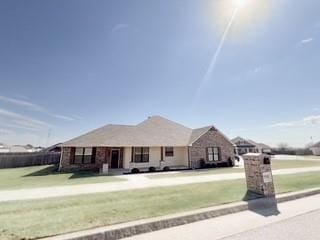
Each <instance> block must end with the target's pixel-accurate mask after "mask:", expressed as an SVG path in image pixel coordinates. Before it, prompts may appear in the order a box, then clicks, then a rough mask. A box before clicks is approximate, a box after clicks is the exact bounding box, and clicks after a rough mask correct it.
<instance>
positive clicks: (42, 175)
mask: <svg viewBox="0 0 320 240" xmlns="http://www.w3.org/2000/svg"><path fill="white" fill-rule="evenodd" d="M56 170H57V167H56V166H54V165H46V166H34V167H24V168H9V169H0V190H12V189H22V188H36V187H50V186H59V185H73V184H86V183H101V182H114V181H124V179H121V178H117V177H113V176H101V175H99V174H98V173H93V172H79V173H59V172H57V171H56Z"/></svg>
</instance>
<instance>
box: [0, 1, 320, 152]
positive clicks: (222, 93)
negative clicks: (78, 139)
mask: <svg viewBox="0 0 320 240" xmlns="http://www.w3.org/2000/svg"><path fill="white" fill-rule="evenodd" d="M233 1H235V0H207V1H206V0H201V1H195V0H162V1H150V0H135V1H130V0H121V1H119V0H118V1H117V0H114V1H112V0H108V1H103V0H94V1H92V0H86V1H84V0H67V1H66V0H55V1H43V0H37V1H36V0H29V1H15V0H3V1H1V8H0V86H1V88H0V142H4V143H8V144H25V143H32V144H35V145H47V144H53V143H56V142H61V141H65V140H68V139H69V138H72V137H74V136H77V135H79V134H82V133H85V132H86V131H88V130H91V129H94V128H97V127H100V126H102V125H104V124H107V123H122V124H135V123H138V122H140V121H142V120H144V119H145V118H147V116H149V115H162V116H164V117H167V118H169V119H172V120H174V121H177V122H180V123H182V124H184V125H186V126H190V127H201V126H204V125H209V124H214V125H215V126H216V127H218V128H220V129H221V130H222V131H223V132H225V133H226V134H227V136H229V137H230V138H232V137H235V136H238V135H240V136H243V137H246V138H250V139H253V140H256V141H261V142H265V143H267V144H271V145H277V144H278V143H281V142H286V143H288V144H290V145H291V146H304V145H305V144H307V143H309V142H310V141H311V137H312V138H313V141H318V140H319V141H320V94H319V93H320V81H319V76H320V68H319V66H320V65H319V62H320V47H319V43H320V15H319V9H320V2H319V1H318V0H306V1H300V0H251V1H250V0H249V2H248V4H247V6H246V7H244V8H239V9H238V12H237V14H236V16H235V17H234V20H233V22H232V23H231V24H229V23H230V18H231V16H232V14H233V13H234V9H235V7H236V5H235V4H234V2H233ZM228 24H229V25H230V27H229V29H228V32H227V33H226V35H225V39H224V41H223V44H221V39H222V36H223V34H224V32H225V30H226V28H227V26H228ZM219 45H221V49H220V50H221V51H218V52H217V49H218V47H219ZM215 53H218V54H216V58H215V60H214V56H215ZM213 63H214V64H213ZM210 65H213V67H212V68H211V69H209V70H208V68H209V66H210ZM48 133H49V138H48Z"/></svg>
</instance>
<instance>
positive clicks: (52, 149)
mask: <svg viewBox="0 0 320 240" xmlns="http://www.w3.org/2000/svg"><path fill="white" fill-rule="evenodd" d="M61 144H62V143H57V144H55V145H52V146H50V147H47V148H45V149H43V150H42V151H44V152H54V153H59V152H61Z"/></svg>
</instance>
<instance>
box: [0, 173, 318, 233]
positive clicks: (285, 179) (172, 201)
mask: <svg viewBox="0 0 320 240" xmlns="http://www.w3.org/2000/svg"><path fill="white" fill-rule="evenodd" d="M319 173H320V172H314V173H303V174H295V175H283V176H275V178H274V179H275V185H276V190H277V193H284V192H290V191H297V190H303V189H307V188H314V187H320V174H319ZM245 195H246V185H245V180H244V179H243V180H230V181H221V182H210V183H200V184H190V185H182V186H172V187H159V188H152V189H143V190H135V191H123V192H114V193H100V194H91V195H81V196H73V197H62V198H54V199H47V200H40V201H39V200H38V201H17V202H7V203H1V204H0V239H20V238H22V237H25V238H37V237H44V236H49V235H55V234H62V233H67V232H72V231H78V230H83V229H89V228H94V227H99V226H105V225H110V224H115V223H120V222H127V221H132V220H137V219H143V218H149V217H155V216H161V215H166V214H171V213H178V212H183V211H187V210H193V209H199V208H204V207H209V206H214V205H219V204H224V203H230V202H236V201H241V200H242V199H243V198H244V196H245Z"/></svg>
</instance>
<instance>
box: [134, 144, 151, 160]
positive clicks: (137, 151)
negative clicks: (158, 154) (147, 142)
mask: <svg viewBox="0 0 320 240" xmlns="http://www.w3.org/2000/svg"><path fill="white" fill-rule="evenodd" d="M134 162H136V163H142V162H149V148H148V147H135V148H134Z"/></svg>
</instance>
